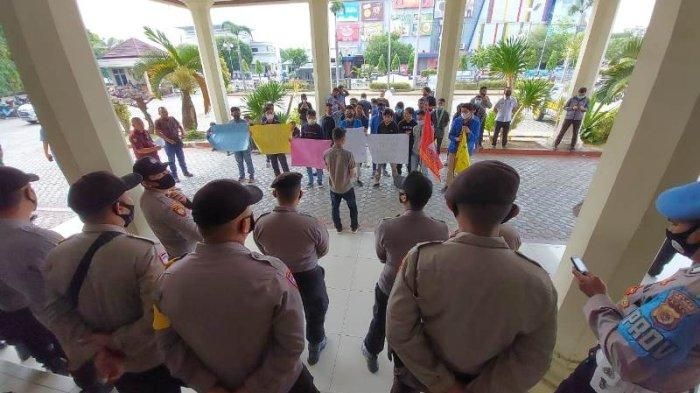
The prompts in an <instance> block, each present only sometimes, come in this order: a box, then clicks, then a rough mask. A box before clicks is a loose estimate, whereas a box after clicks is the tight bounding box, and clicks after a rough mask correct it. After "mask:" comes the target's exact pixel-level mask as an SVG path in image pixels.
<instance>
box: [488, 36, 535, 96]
mask: <svg viewBox="0 0 700 393" xmlns="http://www.w3.org/2000/svg"><path fill="white" fill-rule="evenodd" d="M526 59H527V44H526V43H525V39H524V38H513V37H511V38H508V39H507V40H502V41H501V42H499V43H498V45H495V46H494V47H493V49H491V50H490V52H489V65H490V66H491V71H494V72H496V73H497V74H498V75H499V76H500V77H501V78H504V79H505V80H506V85H507V86H508V87H510V88H512V87H513V85H514V84H515V80H516V79H517V78H518V75H519V74H520V73H521V72H523V71H525V68H526V67H527V65H526Z"/></svg>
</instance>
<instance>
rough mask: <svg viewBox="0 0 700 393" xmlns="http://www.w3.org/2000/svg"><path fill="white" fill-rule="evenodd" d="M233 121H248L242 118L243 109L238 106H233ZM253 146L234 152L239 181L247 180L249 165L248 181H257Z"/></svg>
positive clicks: (242, 122) (240, 122)
mask: <svg viewBox="0 0 700 393" xmlns="http://www.w3.org/2000/svg"><path fill="white" fill-rule="evenodd" d="M231 118H232V119H231V121H230V122H229V123H236V124H246V125H248V122H247V121H246V120H244V119H241V109H240V108H239V107H237V106H232V107H231ZM248 138H250V127H248ZM251 150H252V146H251V144H249V145H248V150H245V151H237V152H235V153H234V155H235V156H236V165H238V181H239V182H241V183H243V182H245V169H246V166H247V167H248V183H251V184H252V183H255V167H254V166H253V157H252V156H251Z"/></svg>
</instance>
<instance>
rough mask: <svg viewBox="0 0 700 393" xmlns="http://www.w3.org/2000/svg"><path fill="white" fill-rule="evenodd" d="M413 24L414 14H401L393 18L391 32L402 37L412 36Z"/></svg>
mask: <svg viewBox="0 0 700 393" xmlns="http://www.w3.org/2000/svg"><path fill="white" fill-rule="evenodd" d="M412 24H413V14H400V15H396V14H394V15H392V16H391V32H392V33H397V34H398V35H399V36H401V37H408V36H409V35H411V25H412Z"/></svg>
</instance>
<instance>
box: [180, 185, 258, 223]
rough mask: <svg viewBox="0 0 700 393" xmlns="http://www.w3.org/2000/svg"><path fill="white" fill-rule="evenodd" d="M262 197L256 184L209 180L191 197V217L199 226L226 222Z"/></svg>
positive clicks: (233, 218)
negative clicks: (247, 184)
mask: <svg viewBox="0 0 700 393" xmlns="http://www.w3.org/2000/svg"><path fill="white" fill-rule="evenodd" d="M262 197H263V192H262V191H261V190H260V189H259V188H258V187H256V186H244V185H243V184H241V183H239V182H237V181H235V180H230V179H221V180H214V181H210V182H209V183H207V184H205V185H204V187H202V188H201V189H199V191H197V193H196V194H194V198H193V199H192V218H193V219H194V222H195V223H196V224H197V225H199V226H204V227H213V226H218V225H223V224H226V223H227V222H230V221H233V220H235V219H236V217H238V216H240V215H241V213H243V212H244V211H245V209H247V208H248V206H250V205H254V204H256V203H258V202H260V200H261V199H262Z"/></svg>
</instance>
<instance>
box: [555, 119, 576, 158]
mask: <svg viewBox="0 0 700 393" xmlns="http://www.w3.org/2000/svg"><path fill="white" fill-rule="evenodd" d="M570 126H574V130H573V131H572V133H571V146H569V150H574V148H576V141H577V140H578V130H579V129H580V128H581V120H572V119H566V120H564V124H562V125H561V130H559V135H557V140H556V141H555V142H554V147H559V144H560V143H561V140H562V138H564V134H566V131H567V130H568V129H569V127H570Z"/></svg>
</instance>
